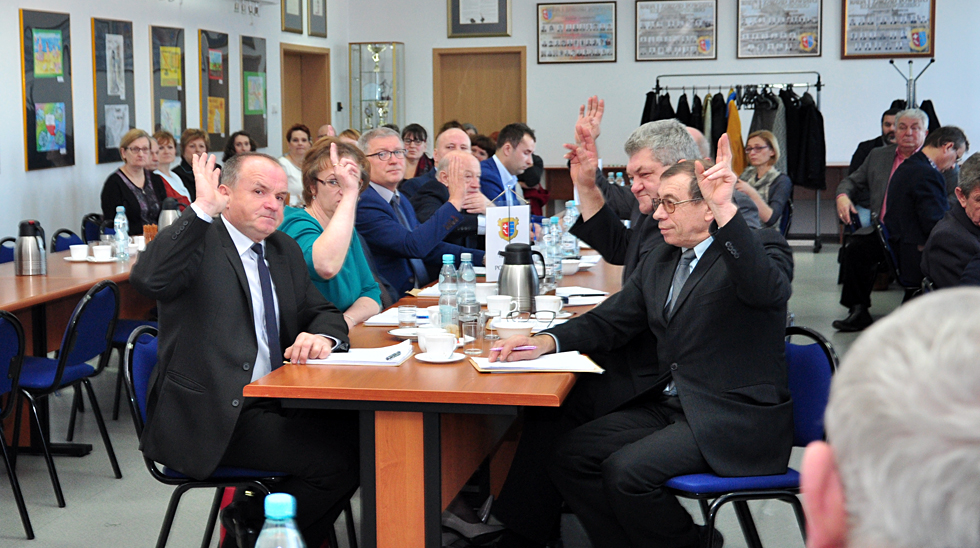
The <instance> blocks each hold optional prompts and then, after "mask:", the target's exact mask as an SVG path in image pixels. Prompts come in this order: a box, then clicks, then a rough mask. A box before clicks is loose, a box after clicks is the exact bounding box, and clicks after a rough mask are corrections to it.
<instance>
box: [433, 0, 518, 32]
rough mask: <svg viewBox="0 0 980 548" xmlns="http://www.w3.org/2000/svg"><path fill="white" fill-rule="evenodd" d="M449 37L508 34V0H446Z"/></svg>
mask: <svg viewBox="0 0 980 548" xmlns="http://www.w3.org/2000/svg"><path fill="white" fill-rule="evenodd" d="M448 2H449V5H448V6H447V10H446V11H447V12H448V27H449V37H450V38H472V37H477V36H510V0H448Z"/></svg>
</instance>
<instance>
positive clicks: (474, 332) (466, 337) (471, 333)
mask: <svg viewBox="0 0 980 548" xmlns="http://www.w3.org/2000/svg"><path fill="white" fill-rule="evenodd" d="M460 327H461V328H462V331H463V353H464V354H468V355H470V356H479V355H480V354H483V329H482V328H481V327H480V319H479V318H477V317H475V316H473V317H467V318H466V319H465V320H460Z"/></svg>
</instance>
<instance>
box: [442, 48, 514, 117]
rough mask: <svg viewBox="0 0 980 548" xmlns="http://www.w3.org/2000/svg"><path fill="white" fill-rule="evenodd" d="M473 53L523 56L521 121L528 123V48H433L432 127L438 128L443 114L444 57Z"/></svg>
mask: <svg viewBox="0 0 980 548" xmlns="http://www.w3.org/2000/svg"><path fill="white" fill-rule="evenodd" d="M472 53H519V54H520V56H521V82H520V84H521V121H522V122H524V123H527V46H501V47H484V48H432V127H433V130H434V129H435V128H438V127H439V125H440V124H438V123H437V120H436V117H437V116H438V115H439V113H440V112H442V87H441V86H440V85H439V84H440V82H442V67H441V63H440V60H441V59H442V57H443V56H450V55H469V54H472Z"/></svg>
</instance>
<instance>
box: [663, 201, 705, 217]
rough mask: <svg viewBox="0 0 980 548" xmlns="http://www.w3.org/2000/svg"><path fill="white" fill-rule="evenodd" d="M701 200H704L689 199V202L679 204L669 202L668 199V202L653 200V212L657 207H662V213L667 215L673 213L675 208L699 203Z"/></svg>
mask: <svg viewBox="0 0 980 548" xmlns="http://www.w3.org/2000/svg"><path fill="white" fill-rule="evenodd" d="M703 199H704V198H691V199H690V200H681V201H679V202H675V201H673V200H669V199H668V200H661V199H660V198H654V199H653V210H654V211H656V210H657V208H658V207H660V206H664V211H666V212H667V213H668V214H669V213H673V212H674V210H676V209H677V206H679V205H681V204H688V203H691V202H700V201H701V200H703Z"/></svg>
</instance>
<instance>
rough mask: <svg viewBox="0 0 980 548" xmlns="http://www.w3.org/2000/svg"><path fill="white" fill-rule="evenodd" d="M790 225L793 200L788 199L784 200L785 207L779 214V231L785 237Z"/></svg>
mask: <svg viewBox="0 0 980 548" xmlns="http://www.w3.org/2000/svg"><path fill="white" fill-rule="evenodd" d="M791 226H793V200H791V199H790V200H786V207H784V208H783V212H782V214H780V215H779V233H780V234H782V235H783V237H784V238H785V237H786V235H787V234H789V229H790V227H791Z"/></svg>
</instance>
